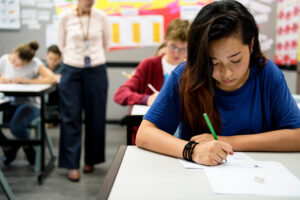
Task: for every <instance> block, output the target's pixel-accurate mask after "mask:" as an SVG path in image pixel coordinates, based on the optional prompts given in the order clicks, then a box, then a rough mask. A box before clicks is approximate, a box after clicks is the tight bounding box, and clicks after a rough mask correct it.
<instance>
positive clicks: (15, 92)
mask: <svg viewBox="0 0 300 200" xmlns="http://www.w3.org/2000/svg"><path fill="white" fill-rule="evenodd" d="M55 89H56V86H55V85H50V84H0V92H3V93H4V94H5V96H35V97H39V98H40V101H41V108H40V120H41V126H40V128H41V139H30V140H6V141H1V140H0V145H14V144H18V145H40V146H41V159H40V161H41V172H40V174H39V175H38V177H37V178H38V183H39V184H42V181H43V178H44V177H46V176H47V175H48V173H49V172H50V171H51V170H52V169H53V168H54V161H55V157H53V156H52V157H51V159H50V161H49V163H48V164H47V166H45V139H46V138H45V134H46V133H45V100H44V99H45V95H46V94H48V93H50V92H53V91H55Z"/></svg>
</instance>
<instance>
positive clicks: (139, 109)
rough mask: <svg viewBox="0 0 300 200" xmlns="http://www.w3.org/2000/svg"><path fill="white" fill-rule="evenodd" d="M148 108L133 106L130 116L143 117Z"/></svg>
mask: <svg viewBox="0 0 300 200" xmlns="http://www.w3.org/2000/svg"><path fill="white" fill-rule="evenodd" d="M148 109H149V106H145V105H133V107H132V111H131V115H145V114H146V112H147V111H148Z"/></svg>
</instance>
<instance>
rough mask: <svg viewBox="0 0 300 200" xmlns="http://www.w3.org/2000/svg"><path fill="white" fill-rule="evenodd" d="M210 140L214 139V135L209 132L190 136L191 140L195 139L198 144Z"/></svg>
mask: <svg viewBox="0 0 300 200" xmlns="http://www.w3.org/2000/svg"><path fill="white" fill-rule="evenodd" d="M212 140H214V137H213V135H212V134H210V133H203V134H200V135H196V136H193V137H192V138H191V141H195V142H197V143H199V144H201V143H206V142H209V141H212Z"/></svg>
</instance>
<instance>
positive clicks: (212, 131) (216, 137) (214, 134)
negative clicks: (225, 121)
mask: <svg viewBox="0 0 300 200" xmlns="http://www.w3.org/2000/svg"><path fill="white" fill-rule="evenodd" d="M203 116H204V119H205V121H206V123H207V126H208V128H209V130H210V132H211V134H212V135H213V136H214V138H215V140H218V136H217V134H216V132H215V130H214V128H213V126H212V125H211V123H210V120H209V118H208V116H207V114H206V113H204V114H203ZM225 162H227V159H225Z"/></svg>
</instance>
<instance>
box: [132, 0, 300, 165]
mask: <svg viewBox="0 0 300 200" xmlns="http://www.w3.org/2000/svg"><path fill="white" fill-rule="evenodd" d="M188 38H189V39H188V58H187V62H186V63H182V64H180V65H179V66H178V67H177V68H176V69H175V70H174V71H173V72H172V74H171V75H170V77H169V79H168V81H167V82H166V83H165V85H164V86H163V89H162V90H161V91H160V94H159V95H158V97H157V99H156V100H155V102H154V104H153V105H152V106H151V107H150V109H149V111H148V112H147V114H146V115H145V116H144V120H143V122H142V124H141V126H140V129H139V131H138V134H137V138H136V144H137V146H139V147H142V148H145V149H149V150H151V151H154V152H158V153H162V154H166V155H170V156H173V157H178V158H184V159H186V160H190V161H194V162H196V163H199V164H204V165H217V164H220V163H222V162H223V160H224V159H225V158H226V157H227V155H228V154H233V151H300V129H299V127H300V111H299V109H298V107H297V104H296V103H295V101H294V99H293V97H292V95H291V93H290V91H289V89H288V87H287V84H286V81H285V79H284V76H283V74H282V72H281V71H280V70H279V69H278V67H277V66H276V65H275V64H274V63H273V62H272V61H270V60H267V59H266V58H265V57H264V55H263V53H262V52H261V50H260V44H259V40H258V28H257V25H256V22H255V20H254V17H253V16H252V15H251V13H250V12H249V11H248V10H247V9H246V8H245V7H244V6H243V5H242V4H241V3H239V2H237V1H231V0H230V1H226V0H225V1H217V2H214V3H211V4H209V5H207V6H205V7H204V8H203V9H202V10H201V11H200V12H199V13H198V15H197V16H196V18H195V20H194V22H193V23H192V26H191V28H190V31H189V37H188ZM203 113H207V114H208V116H209V118H210V120H211V122H212V125H213V127H214V129H215V131H216V132H217V134H218V135H219V136H218V139H219V140H214V138H213V136H212V134H211V133H210V131H209V128H208V126H207V125H206V122H205V119H204V117H203ZM178 125H179V131H180V138H176V137H174V136H173V134H174V132H175V130H176V128H177V127H178Z"/></svg>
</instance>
